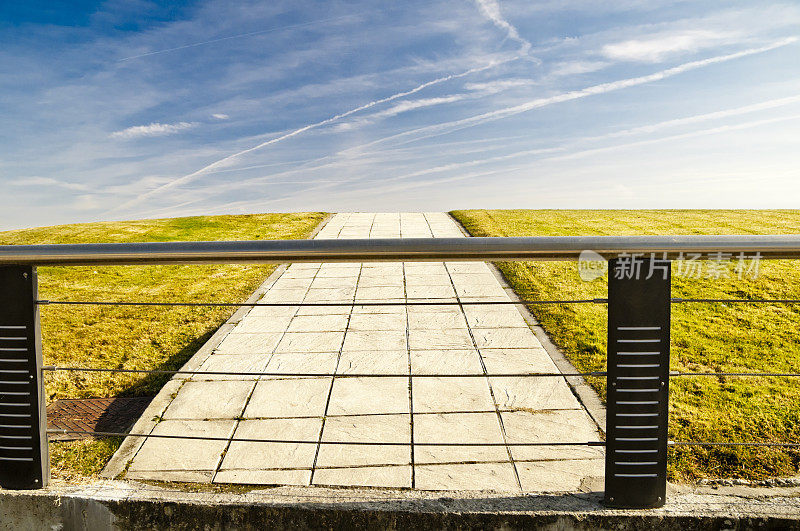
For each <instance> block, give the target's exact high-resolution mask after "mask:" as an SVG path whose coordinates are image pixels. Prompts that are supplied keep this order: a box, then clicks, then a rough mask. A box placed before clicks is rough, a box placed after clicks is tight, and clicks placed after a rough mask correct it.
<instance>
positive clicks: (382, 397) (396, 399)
mask: <svg viewBox="0 0 800 531" xmlns="http://www.w3.org/2000/svg"><path fill="white" fill-rule="evenodd" d="M408 412H409V401H408V378H398V377H370V376H366V377H357V378H336V379H335V381H334V382H333V390H332V391H331V399H330V405H329V407H328V414H329V415H378V414H387V413H408Z"/></svg>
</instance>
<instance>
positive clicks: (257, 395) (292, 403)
mask: <svg viewBox="0 0 800 531" xmlns="http://www.w3.org/2000/svg"><path fill="white" fill-rule="evenodd" d="M330 386H331V378H291V379H273V378H268V379H263V380H261V381H260V382H258V383H257V384H256V387H255V390H254V391H253V395H252V396H251V397H250V402H248V404H247V408H246V409H245V410H244V417H245V418H264V417H271V418H275V417H308V416H312V417H313V416H317V417H322V416H323V415H324V414H325V403H326V401H327V399H328V391H329V389H330Z"/></svg>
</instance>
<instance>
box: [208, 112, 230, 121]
mask: <svg viewBox="0 0 800 531" xmlns="http://www.w3.org/2000/svg"><path fill="white" fill-rule="evenodd" d="M211 117H212V118H216V119H217V120H227V119H228V118H230V116H228V115H227V114H222V113H217V112H215V113H214V114H212V115H211Z"/></svg>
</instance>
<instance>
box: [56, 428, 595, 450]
mask: <svg viewBox="0 0 800 531" xmlns="http://www.w3.org/2000/svg"><path fill="white" fill-rule="evenodd" d="M47 433H51V434H54V435H59V434H60V435H66V434H69V433H73V434H85V435H99V436H103V437H145V438H147V437H153V438H156V439H189V440H197V441H226V442H227V441H231V442H252V443H286V444H318V443H319V444H341V445H354V446H410V445H411V444H413V445H414V446H469V447H473V446H474V447H480V446H605V445H606V443H605V442H604V441H586V442H519V443H504V442H502V443H497V442H496V443H492V442H486V443H464V442H414V443H411V442H394V441H386V442H376V441H324V440H323V441H318V440H314V441H310V440H303V439H300V440H294V439H251V438H235V439H230V438H228V437H206V436H202V435H164V434H147V433H122V432H113V431H86V430H68V429H63V430H53V429H50V430H47Z"/></svg>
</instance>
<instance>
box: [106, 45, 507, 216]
mask: <svg viewBox="0 0 800 531" xmlns="http://www.w3.org/2000/svg"><path fill="white" fill-rule="evenodd" d="M511 60H513V59H508V60H505V61H497V62H492V63H489V64H488V65H484V66H480V67H476V68H470V69H469V70H466V71H464V72H460V73H457V74H448V75H446V76H442V77H439V78H436V79H434V80H431V81H428V82H425V83H422V84H421V85H417V86H416V87H414V88H412V89H410V90H406V91H403V92H397V93H395V94H392V95H391V96H387V97H385V98H381V99H378V100H373V101H371V102H369V103H365V104H364V105H360V106H358V107H356V108H354V109H350V110H349V111H346V112H343V113H340V114H337V115H334V116H331V117H330V118H327V119H325V120H322V121H319V122H314V123H311V124H308V125H304V126H303V127H300V128H298V129H295V130H293V131H291V132H289V133H286V134H283V135H281V136H278V137H276V138H273V139H271V140H267V141H266V142H262V143H260V144H258V145H256V146H253V147H251V148H248V149H243V150H241V151H238V152H236V153H233V154H231V155H228V156H227V157H223V158H221V159H219V160H217V161H214V162H212V163H211V164H207V165H206V166H203V167H202V168H200V169H199V170H197V171H194V172H192V173H189V174H186V175H183V176H181V177H178V178H177V179H175V180H173V181H171V182H169V183H167V184H165V185H162V186H160V187H158V188H155V189H153V190H150V191H148V192H145V193H144V194H141V195H139V196H138V197H136V198H134V199H131V200H130V201H127V202H125V203H123V204H122V205H120V206H118V207H116V208H114V209H112V210H110V211H109V212H116V211H119V210H124V209H126V208H130V207H131V206H134V205H136V204H138V203H140V202H142V201H144V200H145V199H146V198H148V197H151V196H153V195H155V194H158V193H161V192H164V191H165V190H168V189H170V188H174V187H175V186H179V185H182V184H186V183H188V182H191V181H192V180H194V179H195V178H197V177H199V176H200V175H203V174H205V173H207V172H209V171H210V170H214V169H217V168H219V167H221V166H224V165H225V164H228V163H229V162H231V161H233V160H235V159H237V158H239V157H241V156H242V155H246V154H247V153H252V152H254V151H257V150H259V149H262V148H265V147H267V146H271V145H273V144H277V143H278V142H282V141H284V140H287V139H289V138H292V137H295V136H297V135H300V134H302V133H305V132H306V131H310V130H312V129H316V128H318V127H322V126H325V125H329V124H332V123H335V122H338V121H339V120H341V119H342V118H347V117H348V116H352V115H353V114H356V113H359V112H361V111H365V110H367V109H370V108H372V107H375V106H376V105H380V104H382V103H388V102H390V101H394V100H397V99H400V98H404V97H406V96H410V95H411V94H415V93H417V92H419V91H421V90H424V89H426V88H428V87H431V86H433V85H438V84H440V83H444V82H446V81H450V80H453V79H459V78H462V77H465V76H468V75H470V74H475V73H477V72H483V71H484V70H488V69H490V68H494V67H496V66H497V65H499V64H502V63H506V62H509V61H511Z"/></svg>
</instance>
